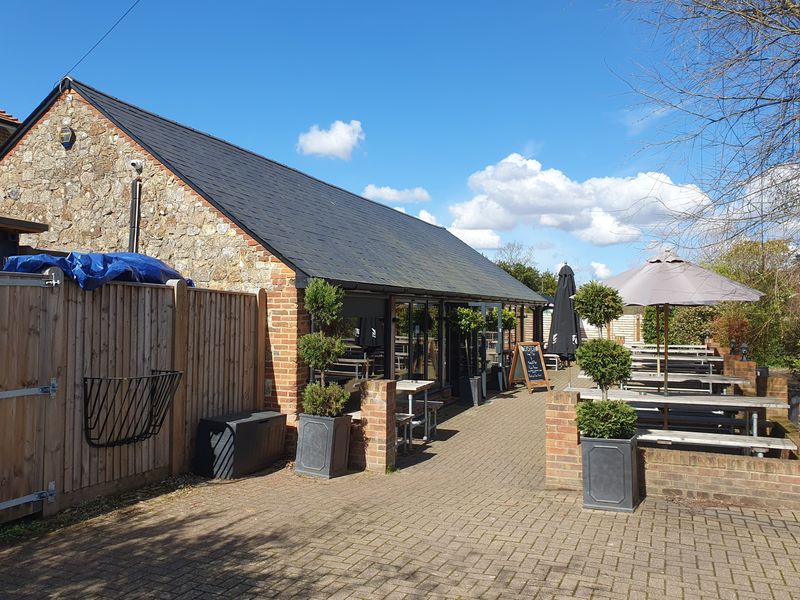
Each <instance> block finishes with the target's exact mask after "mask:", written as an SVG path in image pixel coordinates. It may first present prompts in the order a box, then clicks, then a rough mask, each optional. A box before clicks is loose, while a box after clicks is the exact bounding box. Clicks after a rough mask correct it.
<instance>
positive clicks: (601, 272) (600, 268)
mask: <svg viewBox="0 0 800 600" xmlns="http://www.w3.org/2000/svg"><path fill="white" fill-rule="evenodd" d="M592 270H593V271H594V276H595V277H596V278H597V279H608V278H609V277H611V269H609V268H608V265H606V264H605V263H601V262H594V261H592Z"/></svg>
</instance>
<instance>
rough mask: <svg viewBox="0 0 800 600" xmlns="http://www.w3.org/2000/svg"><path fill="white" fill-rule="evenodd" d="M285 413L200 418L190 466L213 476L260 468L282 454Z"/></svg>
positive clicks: (233, 475)
mask: <svg viewBox="0 0 800 600" xmlns="http://www.w3.org/2000/svg"><path fill="white" fill-rule="evenodd" d="M285 438H286V415H282V414H281V413H277V412H271V411H264V412H245V413H237V414H233V415H222V416H220V417H210V418H206V419H200V424H199V425H198V426H197V442H196V445H195V456H194V463H193V465H192V470H193V471H194V472H195V473H196V474H197V475H202V476H204V477H214V478H216V479H236V478H237V477H243V476H245V475H248V474H250V473H254V472H255V471H261V470H263V469H266V468H267V467H269V466H271V465H273V464H274V463H276V462H277V461H279V460H280V459H282V458H283V457H284V440H285Z"/></svg>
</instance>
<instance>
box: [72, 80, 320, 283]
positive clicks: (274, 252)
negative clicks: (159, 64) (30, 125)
mask: <svg viewBox="0 0 800 600" xmlns="http://www.w3.org/2000/svg"><path fill="white" fill-rule="evenodd" d="M64 81H65V82H68V86H69V87H68V89H71V90H74V91H76V92H77V93H79V94H80V88H81V87H85V88H87V89H90V90H92V91H93V92H97V93H98V94H102V95H104V96H107V94H105V93H104V92H101V91H100V90H96V89H94V88H93V87H91V86H89V85H86V84H85V83H79V82H74V81H73V80H72V79H70V78H66V79H65V80H64ZM62 83H63V82H62ZM81 98H83V99H84V100H86V101H87V102H88V103H89V104H91V105H92V106H93V107H94V108H95V109H96V110H97V111H98V112H99V113H100V114H102V115H103V116H104V117H105V118H106V119H108V120H109V121H111V122H112V123H113V124H114V126H116V127H118V128H119V129H121V130H122V131H124V132H125V134H126V135H128V136H129V137H130V138H131V139H132V140H134V141H135V142H136V143H137V144H139V145H140V146H141V147H142V148H144V149H145V150H147V152H149V153H150V154H152V155H153V156H155V157H156V159H157V160H158V162H160V163H161V164H162V165H164V166H165V167H167V168H168V169H169V170H170V171H172V172H173V173H175V175H176V176H178V177H179V178H180V179H181V181H183V182H184V183H185V184H186V185H188V186H189V187H190V188H192V189H193V190H194V191H195V192H196V193H197V194H198V195H199V196H201V197H202V198H204V199H205V200H206V201H207V202H208V203H209V204H211V206H213V207H214V208H215V209H216V210H218V211H219V212H220V213H222V214H223V215H225V217H227V218H228V219H230V220H231V221H232V222H233V223H235V224H236V226H237V227H239V229H241V230H242V231H244V232H245V233H247V235H249V236H250V237H251V238H253V239H254V240H256V241H258V243H259V244H261V245H262V246H264V248H266V250H267V251H268V252H269V253H270V254H272V255H273V256H275V257H277V258H278V259H279V260H280V261H281V262H282V263H284V264H285V265H287V266H288V267H289V268H291V269H292V270H293V271H294V272H295V277H296V278H298V277H299V278H304V277H305V276H306V275H305V273H304V272H303V271H302V270H301V269H299V268H298V267H297V265H295V264H294V263H293V262H292V261H290V260H289V259H287V258H286V257H285V256H284V255H282V254H281V253H280V252H278V251H277V250H276V249H275V248H273V247H272V246H271V245H270V244H268V243H267V242H265V241H264V240H262V239H261V238H260V237H259V236H257V235H256V234H255V233H253V232H252V231H251V230H250V229H249V228H248V227H247V226H245V225H244V224H243V223H241V222H240V221H239V220H238V219H237V218H235V217H234V216H233V215H232V214H230V213H229V212H228V211H226V210H225V209H223V208H222V207H221V206H220V205H219V204H217V202H215V201H214V199H213V197H211V196H209V195H208V194H206V193H205V191H203V189H202V188H201V187H200V186H198V185H195V183H194V182H193V181H192V180H191V179H189V178H188V177H185V176H184V175H183V173H181V172H180V170H179V169H177V168H175V166H174V165H172V164H171V163H170V162H169V161H168V160H166V159H165V158H164V157H163V156H161V155H160V154H159V153H158V152H157V151H156V150H155V149H153V148H151V147H150V146H149V145H148V144H147V143H145V142H144V141H143V140H141V139H139V138H138V137H137V136H136V135H135V134H134V133H133V132H132V131H130V130H128V128H127V127H125V126H124V125H122V124H121V123H119V122H118V121H117V120H116V119H115V118H114V117H113V116H112V115H110V114H109V113H108V112H106V111H105V110H104V109H103V107H102V106H100V105H98V104H96V103H94V102H92V99H91V98H88V97H87V96H86V95H83V94H81Z"/></svg>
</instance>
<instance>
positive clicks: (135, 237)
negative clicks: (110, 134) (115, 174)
mask: <svg viewBox="0 0 800 600" xmlns="http://www.w3.org/2000/svg"><path fill="white" fill-rule="evenodd" d="M130 165H131V168H132V169H133V170H134V171H136V177H135V178H134V179H133V180H131V217H130V234H129V236H128V252H138V251H139V217H140V215H141V204H142V177H141V176H142V170H143V169H144V161H143V160H132V161H131V163H130Z"/></svg>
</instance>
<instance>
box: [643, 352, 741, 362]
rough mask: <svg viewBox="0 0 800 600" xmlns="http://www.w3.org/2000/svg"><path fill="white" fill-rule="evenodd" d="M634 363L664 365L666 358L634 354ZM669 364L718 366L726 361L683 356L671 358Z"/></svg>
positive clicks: (709, 357)
mask: <svg viewBox="0 0 800 600" xmlns="http://www.w3.org/2000/svg"><path fill="white" fill-rule="evenodd" d="M631 356H632V358H633V361H634V362H636V361H640V362H641V361H650V362H656V361H657V360H660V361H661V362H662V363H663V362H664V356H663V355H660V354H639V353H636V352H633V353H632V354H631ZM669 362H678V363H681V362H683V363H698V364H712V363H714V364H718V363H722V362H725V359H724V358H722V357H721V356H685V355H683V354H681V355H679V356H672V355H670V357H669Z"/></svg>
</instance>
